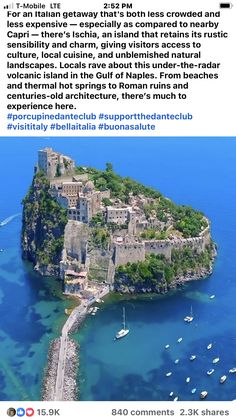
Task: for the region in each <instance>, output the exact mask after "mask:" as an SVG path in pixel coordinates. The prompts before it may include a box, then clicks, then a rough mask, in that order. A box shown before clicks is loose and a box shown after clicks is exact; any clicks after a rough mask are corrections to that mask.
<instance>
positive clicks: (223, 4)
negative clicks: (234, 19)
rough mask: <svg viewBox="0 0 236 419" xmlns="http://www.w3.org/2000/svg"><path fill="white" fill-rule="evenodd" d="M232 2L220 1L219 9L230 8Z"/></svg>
mask: <svg viewBox="0 0 236 419" xmlns="http://www.w3.org/2000/svg"><path fill="white" fill-rule="evenodd" d="M231 7H232V3H220V9H231Z"/></svg>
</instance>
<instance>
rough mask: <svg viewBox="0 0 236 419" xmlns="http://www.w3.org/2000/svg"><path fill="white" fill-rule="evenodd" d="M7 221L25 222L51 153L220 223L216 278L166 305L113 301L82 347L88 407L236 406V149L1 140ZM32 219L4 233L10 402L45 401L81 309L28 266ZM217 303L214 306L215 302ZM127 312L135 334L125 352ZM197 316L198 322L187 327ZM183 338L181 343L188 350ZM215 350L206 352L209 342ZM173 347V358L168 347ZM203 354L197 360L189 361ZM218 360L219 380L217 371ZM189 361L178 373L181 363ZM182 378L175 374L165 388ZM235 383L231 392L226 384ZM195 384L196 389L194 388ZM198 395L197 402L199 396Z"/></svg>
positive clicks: (1, 389)
mask: <svg viewBox="0 0 236 419" xmlns="http://www.w3.org/2000/svg"><path fill="white" fill-rule="evenodd" d="M0 142H1V148H0V150H1V154H0V163H1V164H0V179H1V181H0V221H3V220H4V219H6V218H7V217H9V216H12V215H15V214H18V213H20V212H21V200H22V198H23V197H24V195H25V193H26V191H27V189H28V187H29V185H30V183H31V179H32V175H33V166H34V163H35V162H36V159H37V150H38V149H39V148H41V147H44V146H51V147H53V148H55V149H56V150H58V151H61V152H63V153H65V154H68V155H71V156H72V157H73V158H74V159H75V160H76V162H77V163H78V164H82V165H90V166H96V167H98V168H104V166H105V163H106V162H112V163H113V165H114V168H115V170H116V171H117V172H118V173H120V174H121V175H128V176H131V177H133V178H135V179H137V180H139V181H141V182H143V183H145V184H147V185H150V186H153V187H156V188H157V189H159V190H160V191H161V192H162V193H163V194H164V195H166V196H168V197H170V198H171V199H173V200H174V201H175V202H177V203H180V204H186V205H192V206H193V207H194V208H197V209H199V210H201V211H203V212H205V214H206V215H207V216H208V217H209V218H210V219H211V222H212V235H213V238H214V240H215V241H216V242H217V244H218V257H217V260H216V263H215V269H214V273H213V275H212V276H211V277H210V278H208V279H205V280H202V281H195V282H193V283H191V284H189V285H187V286H185V287H184V288H182V289H179V290H178V291H176V292H172V293H171V294H168V295H165V296H156V297H154V296H152V297H145V298H137V299H135V298H133V299H131V300H129V299H128V298H125V300H121V299H119V298H115V299H114V298H113V299H112V298H108V299H107V300H106V302H105V303H104V304H103V305H100V310H98V312H97V315H96V316H95V317H88V318H87V320H86V321H85V323H84V325H83V327H82V329H81V330H80V332H79V333H77V334H75V335H74V337H75V338H76V339H77V340H78V341H79V342H80V345H81V356H80V372H79V377H78V380H79V384H80V399H81V400H170V397H169V393H170V392H171V391H173V392H174V394H175V395H178V396H179V399H180V400H197V399H198V398H199V392H200V391H202V390H207V391H208V392H209V398H208V400H233V399H236V374H229V373H228V370H229V369H230V368H232V367H236V326H235V324H236V322H235V320H236V304H235V295H236V216H235V214H236V192H235V184H236V165H235V156H236V138H185V139H183V138H136V139H134V138H115V139H112V138H109V139H108V138H15V139H14V138H9V139H8V138H0ZM20 230H21V216H20V215H17V216H16V217H15V218H14V219H12V220H11V221H10V222H9V223H8V224H6V225H5V226H3V227H0V249H2V251H0V400H38V399H40V391H41V382H42V376H43V371H44V367H45V364H46V358H47V351H48V345H49V342H50V340H51V339H52V338H54V337H55V336H58V335H59V333H60V329H61V326H62V324H63V322H64V321H65V320H66V316H65V314H64V309H65V308H66V307H71V306H72V305H73V304H74V302H73V301H70V300H68V299H66V298H65V297H63V296H62V294H61V284H60V283H59V282H58V281H57V280H55V279H52V278H42V277H40V276H38V275H37V274H35V273H34V272H33V271H32V267H31V266H30V265H29V264H27V263H25V262H23V261H22V260H21V251H20ZM212 294H215V298H214V299H210V298H209V296H210V295H212ZM123 306H125V307H126V315H127V321H128V324H129V328H130V333H129V335H128V336H127V337H126V338H124V339H123V340H120V341H117V342H114V340H113V338H114V335H115V333H116V332H117V331H118V330H119V329H120V326H121V316H122V307H123ZM191 306H192V307H193V312H194V316H195V319H194V321H193V322H192V323H191V324H186V323H185V322H184V321H183V318H184V317H185V316H186V315H187V314H189V311H190V307H191ZM179 337H182V338H183V340H182V342H181V343H177V339H178V338H179ZM210 342H211V343H212V344H213V347H212V349H211V350H207V349H206V346H207V345H208V344H209V343H210ZM166 344H169V345H170V347H169V348H168V349H165V345H166ZM192 354H195V355H197V358H196V360H194V361H192V362H191V361H190V360H189V357H190V356H191V355H192ZM215 357H219V358H220V361H219V363H218V364H216V365H215V366H214V368H215V372H214V373H213V374H212V375H211V376H207V374H206V372H207V370H209V369H210V368H213V364H212V360H213V358H215ZM177 358H178V359H179V363H178V364H175V363H174V360H175V359H177ZM169 371H171V372H172V375H171V376H170V377H166V375H165V374H166V373H167V372H169ZM223 374H226V375H228V379H227V380H226V382H225V383H224V384H220V383H219V378H220V376H221V375H223ZM186 377H190V378H191V381H190V383H186V381H185V379H186ZM193 387H196V388H197V392H196V393H195V395H192V394H191V389H192V388H193Z"/></svg>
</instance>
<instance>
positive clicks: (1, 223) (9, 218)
mask: <svg viewBox="0 0 236 419" xmlns="http://www.w3.org/2000/svg"><path fill="white" fill-rule="evenodd" d="M19 215H20V212H18V213H17V214H14V215H11V216H10V217H7V218H5V220H3V221H1V222H0V227H3V226H5V225H6V224H8V223H10V222H11V221H12V220H14V218H16V217H19Z"/></svg>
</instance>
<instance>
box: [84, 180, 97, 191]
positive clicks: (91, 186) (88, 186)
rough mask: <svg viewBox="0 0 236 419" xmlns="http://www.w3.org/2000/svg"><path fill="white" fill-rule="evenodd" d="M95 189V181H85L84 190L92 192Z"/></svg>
mask: <svg viewBox="0 0 236 419" xmlns="http://www.w3.org/2000/svg"><path fill="white" fill-rule="evenodd" d="M94 189H95V186H94V183H93V182H92V181H91V180H88V182H86V183H85V186H84V192H92V191H94Z"/></svg>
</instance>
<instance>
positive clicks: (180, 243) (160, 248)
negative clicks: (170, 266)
mask: <svg viewBox="0 0 236 419" xmlns="http://www.w3.org/2000/svg"><path fill="white" fill-rule="evenodd" d="M210 240H211V237H210V229H209V227H207V228H206V229H205V230H204V231H203V232H202V233H201V235H200V236H199V237H192V238H189V239H178V240H177V239H176V240H145V241H143V242H142V243H125V244H115V245H114V249H115V250H114V264H115V266H119V265H125V264H126V263H128V262H130V263H134V262H139V261H142V260H144V259H145V255H146V254H151V253H154V254H156V255H164V256H165V257H166V259H168V260H171V250H172V249H177V250H180V249H182V248H183V247H185V246H188V247H190V248H191V249H196V250H197V251H199V252H202V251H204V250H205V248H206V246H207V245H208V244H209V243H210Z"/></svg>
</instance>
